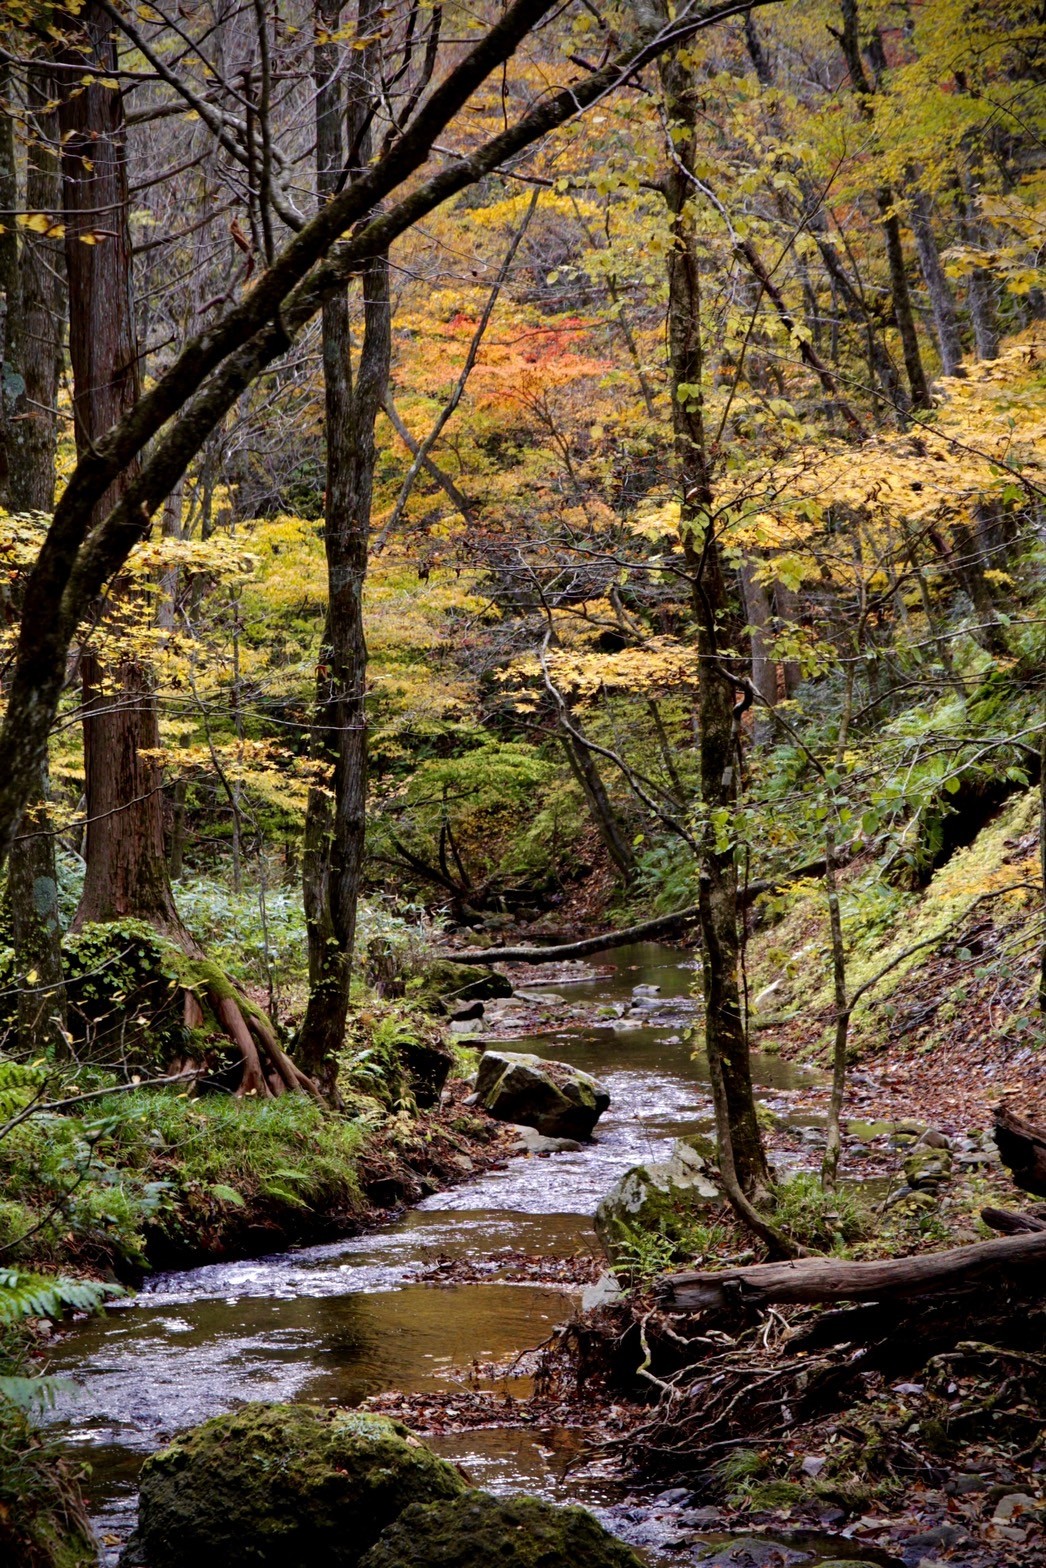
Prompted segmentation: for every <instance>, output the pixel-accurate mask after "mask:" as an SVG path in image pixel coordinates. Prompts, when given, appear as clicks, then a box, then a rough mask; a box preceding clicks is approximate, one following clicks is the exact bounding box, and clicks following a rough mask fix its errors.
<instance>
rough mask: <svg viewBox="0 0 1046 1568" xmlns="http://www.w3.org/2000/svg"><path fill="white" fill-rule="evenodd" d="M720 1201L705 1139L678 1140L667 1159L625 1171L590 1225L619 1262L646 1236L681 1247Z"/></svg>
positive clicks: (625, 1260)
mask: <svg viewBox="0 0 1046 1568" xmlns="http://www.w3.org/2000/svg"><path fill="white" fill-rule="evenodd" d="M722 1199H723V1194H722V1192H721V1191H720V1188H719V1186H718V1184H717V1183H716V1181H715V1179H714V1173H713V1167H712V1150H711V1146H710V1145H709V1143H708V1140H707V1139H704V1138H699V1137H695V1138H678V1139H677V1140H676V1142H675V1143H674V1144H673V1145H672V1152H671V1154H670V1155H669V1157H668V1159H667V1160H663V1161H660V1162H658V1163H653V1162H651V1163H650V1164H647V1165H633V1167H632V1169H631V1170H628V1171H626V1172H625V1174H624V1175H623V1176H622V1177H621V1178H620V1179H619V1180H618V1181H617V1182H615V1184H614V1186H613V1187H611V1189H610V1191H609V1192H608V1193H607V1195H606V1197H605V1198H604V1199H603V1200H602V1202H601V1203H600V1205H599V1207H598V1209H597V1210H596V1213H595V1219H594V1222H593V1223H594V1225H595V1230H596V1235H597V1236H598V1237H599V1243H600V1246H601V1247H602V1248H603V1251H604V1252H605V1253H606V1255H607V1257H608V1258H609V1259H610V1262H611V1263H612V1264H614V1265H618V1264H621V1263H623V1262H627V1261H628V1260H629V1258H630V1257H634V1256H635V1254H636V1252H637V1251H641V1250H642V1244H643V1238H644V1237H645V1236H659V1237H663V1238H664V1239H665V1240H667V1241H669V1242H678V1243H679V1245H680V1247H681V1249H683V1250H685V1247H686V1242H687V1236H688V1233H689V1232H692V1231H693V1228H694V1226H695V1224H699V1223H701V1222H702V1221H703V1220H706V1219H707V1217H708V1210H709V1209H710V1208H713V1207H715V1206H716V1205H717V1204H719V1203H721V1202H722Z"/></svg>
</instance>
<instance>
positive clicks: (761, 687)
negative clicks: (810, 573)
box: [740, 556, 777, 743]
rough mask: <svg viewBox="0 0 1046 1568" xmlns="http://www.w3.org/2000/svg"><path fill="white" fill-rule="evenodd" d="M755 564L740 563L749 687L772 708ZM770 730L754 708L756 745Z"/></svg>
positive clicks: (773, 675) (763, 606)
mask: <svg viewBox="0 0 1046 1568" xmlns="http://www.w3.org/2000/svg"><path fill="white" fill-rule="evenodd" d="M756 566H757V563H756V562H755V561H753V560H752V559H751V558H750V557H747V556H746V557H745V559H744V560H743V561H742V562H741V568H740V576H741V591H742V593H743V594H744V601H745V619H746V620H747V622H748V636H749V640H750V643H751V649H752V656H751V657H752V685H753V687H754V688H755V690H756V692H757V693H758V695H759V696H760V697H761V698H762V699H763V702H764V703H766V704H767V706H768V707H771V708H772V707H773V705H774V703H775V702H776V701H777V665H776V664H775V662H774V660H773V659H772V658H771V657H770V649H769V646H768V639H769V635H770V629H771V628H770V598H769V595H768V594H767V591H766V589H765V588H764V587H763V584H762V583H761V582H760V580H759V578H758V576H757V575H756ZM772 729H773V723H772V720H771V719H770V718H769V716H768V714H767V709H766V708H765V707H756V709H755V711H754V713H753V714H752V733H753V735H754V738H755V740H756V742H757V743H762V742H763V741H765V740H768V739H769V737H770V734H771V731H772Z"/></svg>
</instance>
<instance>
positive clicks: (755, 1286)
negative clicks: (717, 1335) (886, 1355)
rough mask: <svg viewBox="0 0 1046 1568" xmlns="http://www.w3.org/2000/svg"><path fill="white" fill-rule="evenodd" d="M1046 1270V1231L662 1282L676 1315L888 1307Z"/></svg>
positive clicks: (686, 1275) (758, 1265) (669, 1278)
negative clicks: (995, 1277)
mask: <svg viewBox="0 0 1046 1568" xmlns="http://www.w3.org/2000/svg"><path fill="white" fill-rule="evenodd" d="M1028 1267H1039V1268H1043V1269H1044V1270H1046V1232H1041V1231H1036V1232H1034V1233H1033V1234H1030V1235H1029V1234H1024V1235H1019V1236H1004V1237H1002V1238H1001V1239H1000V1240H998V1241H982V1242H978V1243H977V1244H976V1245H974V1246H971V1247H953V1248H951V1249H950V1250H949V1251H948V1252H934V1253H927V1254H925V1255H924V1256H921V1257H912V1258H888V1259H883V1260H881V1261H880V1260H878V1259H877V1260H875V1261H873V1262H870V1263H844V1262H841V1261H839V1260H837V1259H835V1258H797V1259H795V1260H793V1261H792V1262H789V1263H756V1264H753V1265H752V1267H751V1268H743V1269H731V1270H727V1271H725V1272H724V1273H722V1274H709V1273H698V1272H686V1273H679V1274H669V1275H666V1276H665V1278H664V1279H663V1280H662V1281H661V1286H660V1289H661V1294H662V1297H663V1299H664V1301H665V1304H666V1305H667V1306H668V1308H669V1309H670V1310H671V1309H672V1308H676V1309H677V1310H680V1311H683V1312H700V1311H704V1310H706V1309H709V1308H720V1309H722V1308H730V1307H744V1306H764V1305H766V1304H768V1303H769V1302H773V1301H776V1302H794V1303H799V1304H805V1305H811V1306H812V1305H816V1304H818V1303H821V1302H826V1301H882V1300H886V1299H890V1298H896V1297H907V1296H922V1295H930V1294H933V1293H935V1292H938V1291H950V1290H957V1289H962V1288H963V1287H964V1286H965V1285H968V1284H972V1283H973V1281H974V1280H977V1279H981V1278H982V1277H983V1276H984V1275H990V1274H996V1273H1003V1272H1006V1271H1007V1270H1009V1269H1012V1268H1022V1269H1023V1268H1028Z"/></svg>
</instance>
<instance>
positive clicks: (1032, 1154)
mask: <svg viewBox="0 0 1046 1568" xmlns="http://www.w3.org/2000/svg"><path fill="white" fill-rule="evenodd" d="M995 1142H996V1144H997V1145H998V1149H999V1154H1000V1157H1001V1159H1002V1163H1003V1164H1004V1165H1005V1166H1006V1168H1007V1169H1008V1170H1009V1171H1010V1172H1011V1174H1012V1176H1013V1179H1014V1181H1015V1182H1016V1183H1017V1185H1018V1187H1023V1188H1024V1190H1025V1192H1034V1193H1036V1194H1038V1196H1039V1197H1046V1128H1043V1127H1037V1126H1036V1124H1035V1123H1034V1122H1031V1121H1028V1119H1027V1118H1026V1117H1024V1116H1018V1115H1017V1112H1016V1111H1011V1110H1010V1108H1009V1106H1008V1105H997V1106H996V1107H995Z"/></svg>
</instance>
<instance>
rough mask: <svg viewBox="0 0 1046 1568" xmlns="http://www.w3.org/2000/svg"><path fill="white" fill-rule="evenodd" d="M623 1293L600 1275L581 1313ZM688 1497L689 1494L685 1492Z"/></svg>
mask: <svg viewBox="0 0 1046 1568" xmlns="http://www.w3.org/2000/svg"><path fill="white" fill-rule="evenodd" d="M624 1296H625V1293H624V1291H623V1290H622V1289H621V1286H620V1285H619V1284H618V1279H617V1275H616V1274H611V1273H609V1272H608V1273H606V1274H601V1275H600V1276H599V1278H598V1279H597V1280H596V1281H594V1283H593V1284H591V1285H586V1286H585V1288H584V1290H583V1291H582V1292H581V1310H582V1312H594V1311H595V1309H596V1308H597V1307H612V1306H613V1305H614V1304H615V1302H618V1301H623V1300H624ZM686 1496H687V1497H689V1496H690V1493H689V1492H687V1493H686Z"/></svg>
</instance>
